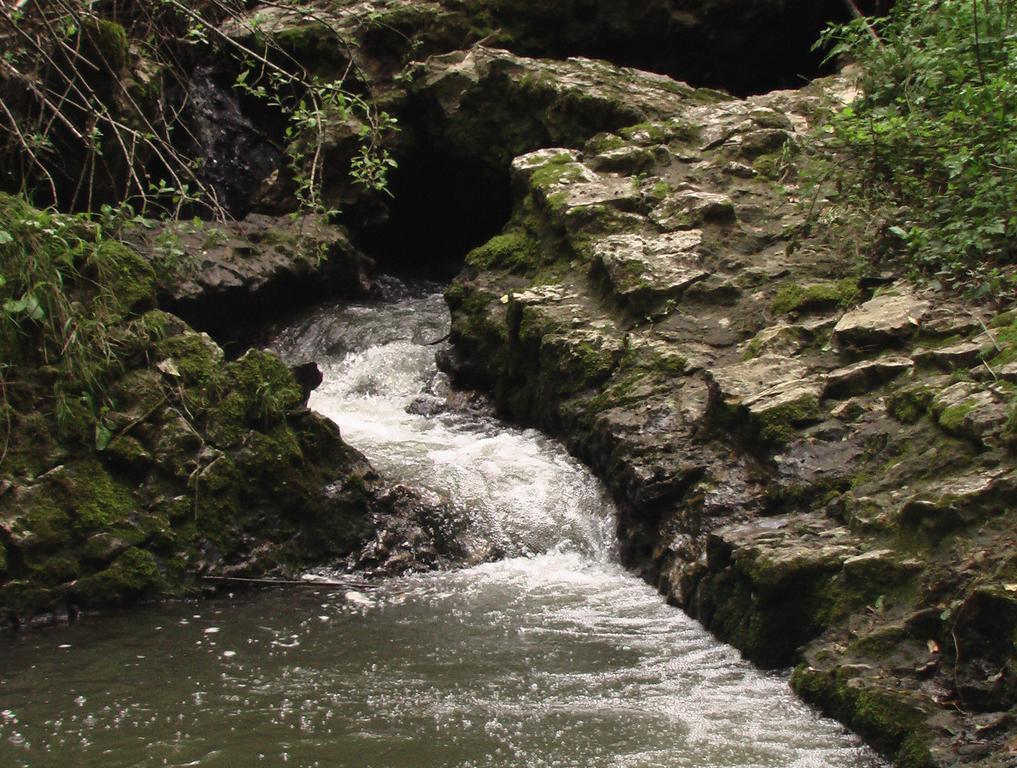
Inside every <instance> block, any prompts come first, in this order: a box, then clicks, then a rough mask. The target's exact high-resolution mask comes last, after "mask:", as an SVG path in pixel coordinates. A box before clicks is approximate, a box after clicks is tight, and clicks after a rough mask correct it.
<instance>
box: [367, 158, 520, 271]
mask: <svg viewBox="0 0 1017 768" xmlns="http://www.w3.org/2000/svg"><path fill="white" fill-rule="evenodd" d="M390 191H391V193H392V197H391V199H390V200H389V201H388V203H389V204H388V208H389V216H388V219H387V220H386V221H385V222H384V223H382V224H378V225H374V226H367V227H365V228H363V229H362V230H360V232H359V233H358V236H357V238H356V241H357V244H358V245H359V246H360V247H362V248H363V249H364V250H365V251H366V252H367V253H369V254H370V255H371V256H372V257H373V258H374V259H376V260H377V262H378V266H379V268H380V269H381V270H382V271H385V272H391V273H395V274H399V275H405V276H410V277H426V278H430V279H436V280H441V281H447V280H451V279H452V277H454V276H455V275H456V273H457V272H458V271H459V269H460V268H461V267H462V263H463V259H464V258H465V256H466V254H467V253H468V252H469V251H470V250H471V249H472V248H475V247H477V246H478V245H481V244H483V243H484V242H486V241H487V240H489V239H490V238H491V237H493V236H494V235H496V234H497V233H498V232H500V231H501V229H502V227H504V226H505V223H506V222H507V221H508V219H509V216H510V214H511V212H512V196H511V190H510V185H509V174H508V168H507V167H506V168H498V167H494V166H491V165H489V164H486V163H483V162H479V161H477V160H473V159H470V158H466V157H463V156H457V155H454V154H450V153H448V152H446V151H430V150H428V149H426V148H422V149H417V150H415V151H414V152H412V153H410V154H409V155H408V156H407V157H404V158H403V159H402V160H401V161H400V165H399V168H398V170H397V172H396V173H394V174H393V176H392V179H391V189H390Z"/></svg>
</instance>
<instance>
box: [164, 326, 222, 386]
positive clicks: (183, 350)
mask: <svg viewBox="0 0 1017 768" xmlns="http://www.w3.org/2000/svg"><path fill="white" fill-rule="evenodd" d="M155 349H156V353H157V354H158V355H159V356H161V357H163V358H169V359H171V360H172V361H173V365H175V366H176V370H177V371H178V372H179V373H180V376H181V378H182V379H183V381H184V383H185V384H187V385H188V386H195V387H200V388H207V387H210V386H211V385H212V384H213V383H215V382H216V381H217V380H218V378H219V376H220V373H221V366H222V358H223V354H222V350H221V349H219V347H218V346H216V344H215V342H213V341H212V340H211V339H210V338H209V337H208V336H205V335H204V334H200V333H195V332H193V331H188V332H185V333H182V334H178V335H176V336H170V337H169V338H167V339H162V340H161V341H158V342H157V343H156V345H155Z"/></svg>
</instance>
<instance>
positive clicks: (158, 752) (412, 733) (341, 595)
mask: <svg viewBox="0 0 1017 768" xmlns="http://www.w3.org/2000/svg"><path fill="white" fill-rule="evenodd" d="M391 289H392V290H393V292H394V294H395V296H394V298H393V299H392V300H391V301H389V302H388V303H384V304H381V305H378V306H339V307H328V308H324V309H320V310H318V311H316V312H313V313H311V314H309V315H308V317H306V318H304V319H303V320H302V321H299V322H295V323H294V324H292V325H291V326H290V327H288V328H287V329H285V330H284V331H283V333H281V334H280V337H279V339H278V341H277V343H276V348H277V349H278V350H279V351H281V352H282V353H283V354H284V355H285V356H287V357H288V358H290V359H291V360H293V361H303V360H306V359H308V358H315V359H317V360H318V361H319V364H320V365H321V366H322V368H323V370H324V372H325V381H324V383H323V385H322V386H321V387H320V388H319V390H318V391H317V392H316V393H315V394H314V396H313V398H312V405H313V407H314V408H316V409H318V410H319V411H321V412H322V413H324V414H326V415H327V416H329V417H330V418H332V419H334V420H335V421H336V422H337V423H338V424H339V425H340V428H341V429H342V432H343V434H344V436H345V438H346V439H347V440H348V441H349V442H351V443H352V444H353V445H355V446H357V447H358V448H360V449H361V450H363V451H364V452H365V453H366V454H367V455H368V456H369V458H370V459H371V461H372V462H373V463H374V464H375V465H376V466H377V467H378V468H379V469H381V470H382V471H383V472H384V473H386V474H387V475H388V476H389V477H391V478H392V479H395V480H400V481H404V482H410V483H414V484H418V485H421V486H424V487H426V488H429V489H430V490H432V491H434V492H436V493H438V494H441V495H443V496H445V497H446V498H448V499H450V500H453V501H454V502H455V503H456V504H458V505H459V506H460V507H461V509H462V510H463V511H464V512H466V513H468V514H469V516H470V519H471V521H472V525H473V527H474V533H475V534H476V535H478V536H483V537H485V538H487V539H488V540H491V541H494V542H496V543H497V544H498V545H499V547H500V549H501V550H502V551H505V552H508V553H509V554H510V555H511V556H510V557H507V558H505V559H502V560H500V561H497V562H491V563H485V564H483V565H479V566H476V567H473V568H469V569H464V570H459V571H450V572H444V573H432V574H423V575H415V576H409V577H404V578H399V579H391V580H387V581H383V582H380V583H378V584H376V585H374V586H373V587H371V588H365V587H363V586H360V585H356V586H350V587H348V588H345V587H344V588H338V589H336V588H326V587H321V588H303V589H300V590H295V591H293V590H291V591H269V592H265V593H253V594H245V595H240V596H237V597H231V598H229V599H227V600H221V601H215V602H210V603H202V604H193V605H191V604H178V605H168V606H163V607H160V608H157V609H153V610H151V611H148V612H141V613H138V612H135V613H131V614H129V615H125V616H108V617H105V618H103V619H102V620H99V621H95V622H91V621H89V622H85V623H82V624H79V625H77V626H73V627H71V628H68V629H63V630H60V631H58V632H53V633H41V634H37V635H28V636H23V637H21V638H20V639H19V640H18V641H17V642H11V643H7V644H6V645H5V646H4V647H3V648H2V649H0V650H2V652H0V710H2V711H0V765H3V766H15V767H20V766H25V767H26V768H27V767H28V766H31V767H32V768H47V767H48V766H53V767H54V768H65V766H66V765H68V764H74V765H82V766H100V765H101V766H103V768H116V767H117V766H123V767H124V768H126V766H162V765H170V766H202V767H203V768H213V767H222V768H228V767H233V766H238V765H244V766H248V765H251V766H257V765H267V766H281V765H287V764H289V765H299V766H307V767H313V766H330V767H331V766H342V767H348V768H411V767H412V768H430V767H433V768H439V767H441V768H516V767H520V768H522V767H526V768H530V767H532V768H545V767H546V768H552V767H553V768H602V767H610V768H734V767H738V768H859V767H863V768H876V766H880V765H882V763H881V762H880V761H879V760H878V758H876V757H875V756H874V755H873V754H872V753H871V752H870V751H868V750H867V749H865V748H864V747H863V746H862V745H861V744H860V743H859V742H858V740H857V739H856V738H854V737H853V736H851V735H849V734H847V733H846V732H845V731H844V729H843V728H841V727H840V726H839V725H837V724H836V723H834V722H832V721H830V720H826V719H824V718H821V717H819V716H817V715H816V714H815V713H814V712H812V711H811V710H810V709H808V708H807V707H805V706H804V705H803V704H802V703H801V702H799V701H798V700H796V699H795V698H794V697H793V696H792V695H791V693H790V691H789V689H788V686H787V683H786V678H785V676H784V675H781V674H766V673H761V672H759V671H757V670H755V669H753V668H752V667H751V666H750V665H748V664H746V663H745V662H744V661H742V660H741V659H740V658H739V656H738V654H737V653H736V652H735V651H734V650H732V649H731V648H729V647H727V646H724V645H721V644H719V643H717V642H716V641H715V640H714V639H713V638H712V637H710V636H709V634H707V633H706V632H704V631H703V630H702V628H700V627H699V626H698V625H697V624H696V623H695V622H693V621H691V620H690V619H688V618H687V617H686V616H685V615H684V614H682V613H681V612H679V611H677V610H675V609H672V608H670V607H668V606H667V605H666V604H665V603H664V601H663V600H662V599H661V598H660V596H659V595H657V594H656V593H655V591H654V590H653V589H651V588H650V587H649V586H647V585H646V584H644V583H643V582H642V581H640V580H639V579H637V578H636V577H635V576H633V575H632V574H629V573H627V572H626V571H625V570H624V569H623V568H622V567H621V566H620V565H619V564H618V562H617V557H616V554H615V551H614V544H613V542H614V516H613V508H612V506H611V503H610V501H609V499H608V498H607V496H606V495H605V493H604V490H603V488H602V487H601V485H600V483H598V482H597V480H596V479H595V478H594V477H593V476H592V475H591V474H590V473H589V472H588V471H587V470H586V469H585V468H584V467H583V466H582V465H581V464H579V463H578V462H576V461H575V460H573V459H572V458H571V457H569V456H568V455H567V453H566V452H565V451H564V450H563V449H562V448H561V446H559V445H558V444H557V443H555V442H554V441H551V440H548V439H546V438H545V437H543V436H541V435H539V434H537V433H535V432H533V431H527V430H518V429H512V428H507V427H505V426H504V425H502V424H499V423H498V422H497V421H496V420H495V419H494V418H493V417H492V416H491V415H490V414H489V413H486V412H484V411H482V410H481V411H478V410H477V409H476V408H469V409H454V408H453V409H452V410H447V409H446V410H442V409H440V408H437V407H424V408H420V407H415V405H419V404H420V403H421V398H423V402H424V405H425V406H426V405H430V406H436V405H438V404H439V402H440V401H441V397H440V396H439V395H440V393H441V392H442V391H444V386H443V383H442V382H441V380H440V378H439V377H438V374H437V373H436V371H435V368H434V363H433V355H434V351H435V349H434V347H432V346H427V345H426V344H427V342H430V341H433V340H435V339H440V338H441V337H442V336H444V335H445V334H446V333H447V328H448V316H447V313H446V311H445V309H444V304H443V302H442V301H441V298H440V296H439V295H437V293H436V292H434V291H427V290H417V291H414V290H408V289H404V288H403V287H401V286H398V285H393V286H391ZM428 392H430V394H428ZM422 413H430V414H431V415H430V416H426V415H421V414H422Z"/></svg>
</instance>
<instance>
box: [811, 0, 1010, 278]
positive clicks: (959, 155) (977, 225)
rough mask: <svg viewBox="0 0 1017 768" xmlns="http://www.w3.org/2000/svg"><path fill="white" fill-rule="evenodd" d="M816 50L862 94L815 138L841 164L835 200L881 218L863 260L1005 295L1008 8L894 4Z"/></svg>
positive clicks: (966, 0) (951, 1) (931, 1)
mask: <svg viewBox="0 0 1017 768" xmlns="http://www.w3.org/2000/svg"><path fill="white" fill-rule="evenodd" d="M819 45H822V46H825V47H826V48H827V50H828V51H829V53H830V56H849V57H851V58H853V59H855V60H856V61H857V62H858V64H859V65H860V68H861V72H862V74H861V77H860V86H861V91H862V93H861V96H860V97H859V98H858V99H857V100H855V101H854V103H853V104H851V105H850V106H848V107H846V108H844V109H842V110H840V111H839V112H838V113H836V114H835V115H834V116H833V118H832V120H831V122H830V123H829V124H828V125H826V126H825V133H823V134H821V136H822V137H823V141H824V143H825V147H826V150H832V151H833V153H835V155H836V158H837V159H836V161H835V162H833V163H830V164H829V169H828V170H829V173H830V177H831V178H832V179H833V181H834V182H835V186H836V188H837V190H838V194H837V197H836V199H837V201H838V202H840V203H842V204H844V205H845V206H846V207H848V208H853V209H854V210H855V211H857V212H858V213H859V215H861V216H868V217H869V218H872V213H873V212H879V213H880V215H881V217H880V220H881V226H880V227H879V229H878V231H873V230H872V229H871V228H867V229H865V235H866V237H867V238H868V239H869V244H868V245H869V248H868V250H869V252H870V255H871V254H876V255H886V254H888V253H903V254H906V257H907V259H908V263H909V265H910V266H911V267H912V269H913V271H914V272H915V273H919V274H925V275H928V276H933V277H934V278H935V279H937V280H939V281H940V282H941V283H943V284H944V285H947V286H950V287H966V288H970V289H974V290H977V291H982V292H990V291H991V292H994V293H1000V292H1004V293H1008V294H1009V293H1013V291H1014V289H1015V286H1017V281H1015V278H1014V263H1015V261H1017V206H1015V205H1014V200H1017V144H1015V138H1017V119H1015V118H1017V114H1015V107H1017V9H1015V8H1014V3H1013V0H901V1H900V2H898V3H897V4H896V6H895V7H894V9H893V10H892V11H891V12H890V14H889V16H887V17H885V18H877V19H871V18H859V19H856V20H854V21H853V22H851V23H849V24H846V25H838V26H832V27H830V28H828V29H827V30H826V32H825V33H824V34H823V36H822V39H821V40H820V42H819ZM819 154H823V153H822V152H821V153H819ZM827 154H829V152H827Z"/></svg>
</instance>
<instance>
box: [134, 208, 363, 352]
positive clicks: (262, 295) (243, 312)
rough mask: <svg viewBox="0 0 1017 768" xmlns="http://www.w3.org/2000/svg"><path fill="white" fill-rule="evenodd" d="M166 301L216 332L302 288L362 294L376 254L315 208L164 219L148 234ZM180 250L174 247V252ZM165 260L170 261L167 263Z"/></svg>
mask: <svg viewBox="0 0 1017 768" xmlns="http://www.w3.org/2000/svg"><path fill="white" fill-rule="evenodd" d="M145 253H146V255H147V256H148V258H149V259H150V260H151V261H153V263H155V264H159V265H163V266H162V267H161V268H160V270H159V273H160V277H161V281H162V283H161V285H160V292H161V294H162V296H163V298H164V300H165V302H166V305H167V306H168V307H169V308H170V309H171V310H173V311H175V312H176V313H178V314H179V315H180V316H181V317H183V318H184V319H185V320H187V321H188V322H190V323H193V324H195V325H197V326H199V327H200V328H201V329H202V330H208V331H211V332H213V333H215V334H217V335H219V336H225V337H231V336H238V335H243V334H244V333H247V332H249V330H250V329H249V327H248V326H249V325H250V323H251V322H252V321H254V320H255V319H256V318H257V317H259V316H262V317H263V316H264V315H265V314H267V313H268V312H269V307H271V311H274V312H278V311H280V310H283V309H286V308H287V302H290V303H292V300H293V299H292V297H294V296H296V295H300V296H301V297H302V300H303V301H307V300H309V299H313V298H314V297H316V296H324V295H326V294H327V295H335V294H338V295H345V296H364V295H366V294H368V293H370V291H371V287H372V283H371V278H370V275H371V272H372V270H373V266H374V262H373V261H372V260H371V259H369V258H368V257H367V256H365V255H364V254H363V253H361V252H360V251H359V250H357V249H356V248H355V247H354V246H353V245H352V244H351V243H350V241H349V237H348V235H347V233H346V232H345V231H344V230H342V229H341V228H338V227H335V226H331V225H326V224H323V223H322V222H321V220H320V219H319V218H318V217H315V216H301V217H297V218H292V217H289V216H266V215H262V214H250V215H248V216H247V217H246V218H245V219H243V220H242V221H234V222H226V223H220V224H213V223H201V222H199V223H198V224H195V223H185V222H180V223H176V224H173V225H164V226H163V227H162V228H161V229H156V230H153V231H152V232H150V233H148V234H147V236H146V245H145ZM178 254H179V255H178ZM167 262H168V264H167Z"/></svg>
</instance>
